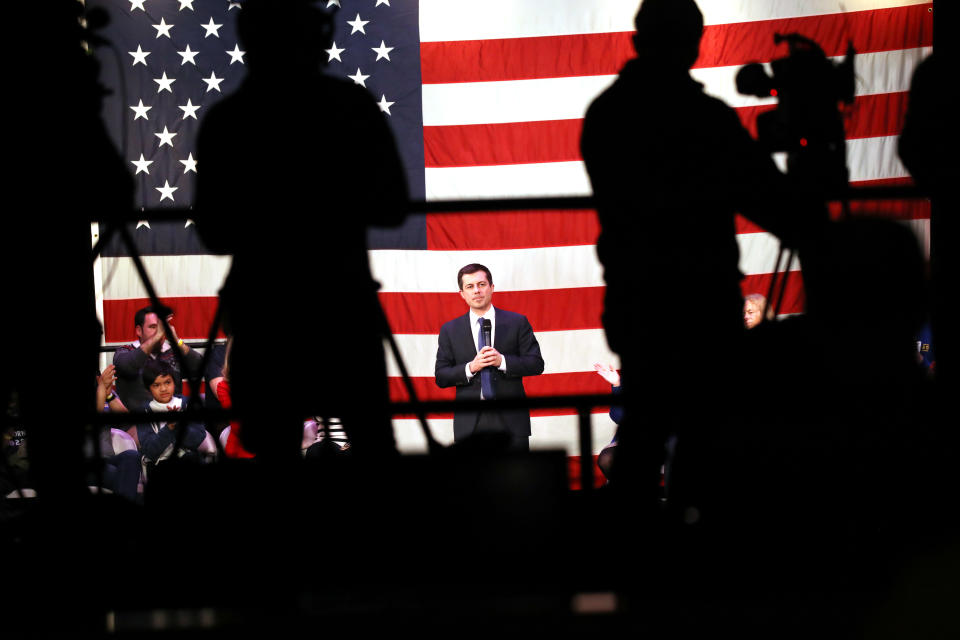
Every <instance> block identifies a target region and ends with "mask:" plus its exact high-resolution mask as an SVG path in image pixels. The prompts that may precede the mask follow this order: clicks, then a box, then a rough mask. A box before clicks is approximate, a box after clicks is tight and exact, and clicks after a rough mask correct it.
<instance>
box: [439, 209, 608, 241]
mask: <svg viewBox="0 0 960 640" xmlns="http://www.w3.org/2000/svg"><path fill="white" fill-rule="evenodd" d="M477 229H483V233H477ZM599 233H600V223H599V222H598V221H597V215H596V212H594V211H593V210H570V211H550V210H545V211H499V212H496V213H492V212H491V213H435V214H429V215H427V247H428V248H429V249H433V250H446V251H450V250H460V249H474V250H483V249H527V248H530V247H567V246H574V245H584V244H594V243H595V242H596V241H597V235H598V234H599Z"/></svg>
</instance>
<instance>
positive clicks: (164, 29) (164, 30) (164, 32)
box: [153, 18, 173, 38]
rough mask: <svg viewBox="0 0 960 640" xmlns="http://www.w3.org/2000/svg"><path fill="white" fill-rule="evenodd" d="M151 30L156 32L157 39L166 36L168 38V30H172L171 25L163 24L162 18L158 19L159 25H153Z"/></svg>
mask: <svg viewBox="0 0 960 640" xmlns="http://www.w3.org/2000/svg"><path fill="white" fill-rule="evenodd" d="M153 28H154V29H156V30H157V37H158V38H159V37H160V36H167V37H168V38H169V37H170V29H173V25H172V24H167V23H166V22H164V20H163V18H160V24H155V25H153Z"/></svg>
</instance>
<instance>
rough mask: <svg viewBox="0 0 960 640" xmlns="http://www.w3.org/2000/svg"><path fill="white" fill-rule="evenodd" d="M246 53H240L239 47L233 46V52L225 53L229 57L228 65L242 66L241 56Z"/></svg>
mask: <svg viewBox="0 0 960 640" xmlns="http://www.w3.org/2000/svg"><path fill="white" fill-rule="evenodd" d="M246 53H247V52H246V51H240V45H238V44H235V45H233V51H227V54H228V55H229V56H230V64H233V63H234V62H239V63H240V64H244V62H243V56H244V55H245V54H246Z"/></svg>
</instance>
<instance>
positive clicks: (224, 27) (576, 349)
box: [87, 0, 933, 455]
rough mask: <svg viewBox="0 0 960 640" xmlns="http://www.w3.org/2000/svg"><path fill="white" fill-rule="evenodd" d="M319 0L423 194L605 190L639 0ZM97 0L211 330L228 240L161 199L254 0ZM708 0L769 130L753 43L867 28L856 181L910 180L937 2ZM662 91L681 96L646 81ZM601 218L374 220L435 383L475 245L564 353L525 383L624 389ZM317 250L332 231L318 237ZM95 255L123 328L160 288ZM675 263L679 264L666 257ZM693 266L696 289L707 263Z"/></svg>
mask: <svg viewBox="0 0 960 640" xmlns="http://www.w3.org/2000/svg"><path fill="white" fill-rule="evenodd" d="M318 4H320V5H321V6H326V7H327V8H328V9H329V10H331V11H336V15H335V21H336V32H335V36H334V45H333V47H332V48H331V49H330V50H328V51H327V55H328V72H329V73H331V74H334V75H340V76H342V77H345V78H350V79H352V81H354V82H357V83H358V84H362V85H364V86H365V87H366V88H367V89H368V90H369V91H370V92H371V94H372V95H373V98H374V99H375V100H376V101H377V103H378V104H379V105H380V108H381V111H382V112H383V116H384V117H385V118H387V120H388V121H389V123H390V125H391V127H392V129H393V131H394V134H395V136H396V138H397V141H398V146H399V148H400V150H401V155H402V158H403V160H404V163H405V165H406V170H407V175H408V178H409V181H410V191H411V193H412V194H413V197H414V198H425V199H427V200H447V199H473V198H498V197H525V196H554V195H578V196H579V195H589V194H590V186H589V181H588V179H587V175H586V172H585V170H584V167H583V162H582V161H581V159H580V155H579V136H580V130H581V125H582V118H583V115H584V113H585V111H586V109H587V107H588V105H589V104H590V102H591V100H592V99H593V98H594V97H595V96H596V95H597V94H599V93H600V92H601V91H603V90H604V89H605V88H606V87H607V86H609V85H610V84H611V83H612V82H613V80H614V79H615V77H616V74H617V73H618V71H619V69H620V67H621V66H622V65H623V63H624V62H625V61H626V60H627V59H629V58H630V57H631V55H632V44H631V35H632V25H633V16H634V14H635V13H636V10H637V7H638V5H639V2H638V1H637V0H592V1H591V2H583V1H582V0H488V1H487V2H475V1H474V0H420V1H419V2H416V1H414V0H339V1H337V0H328V1H327V2H321V3H318ZM87 5H88V6H104V7H106V8H107V9H108V10H109V12H110V14H111V18H112V20H111V23H110V25H109V26H108V27H107V28H106V29H105V30H104V35H105V36H106V37H107V38H108V39H109V40H110V41H111V42H112V43H113V45H114V46H113V48H112V51H111V50H108V49H105V48H101V49H100V50H99V51H98V55H99V56H100V58H101V61H102V68H103V73H102V77H103V81H104V83H105V84H106V85H107V86H108V88H109V89H110V90H111V91H112V95H110V96H109V97H108V98H107V99H106V103H105V111H104V118H105V121H106V122H107V125H108V128H109V129H110V131H111V133H112V135H113V137H114V141H115V143H116V144H117V146H118V148H119V149H120V150H121V153H122V154H123V156H124V158H125V160H126V161H127V163H128V166H129V168H130V170H131V173H132V174H133V175H134V177H135V178H136V180H137V184H138V194H137V203H136V204H137V206H138V207H139V208H142V209H143V210H144V214H143V216H144V220H143V221H141V222H140V223H138V224H136V225H131V226H132V227H135V228H134V229H133V233H134V236H135V239H136V241H137V243H138V247H139V249H140V251H141V252H142V254H143V255H144V257H145V262H146V266H147V269H148V271H149V273H150V274H151V277H152V279H153V282H154V285H155V286H156V287H157V291H158V293H159V295H160V296H161V297H162V298H163V299H164V300H165V301H166V302H167V303H168V304H169V305H171V306H172V307H173V308H174V309H175V311H176V318H177V328H178V330H179V332H180V335H181V337H184V338H188V339H201V338H203V337H205V336H206V334H207V331H208V326H209V322H210V320H211V319H212V317H213V312H214V309H215V306H216V296H217V291H218V289H219V286H220V284H221V283H222V281H223V278H224V276H225V274H226V272H227V270H228V269H229V257H224V256H212V255H209V254H208V253H207V252H206V251H205V249H204V248H203V246H202V244H201V243H200V242H199V240H198V238H197V236H196V234H195V232H194V229H193V225H192V222H191V221H190V220H185V221H183V222H178V223H172V222H155V221H150V220H149V218H150V215H149V212H150V210H153V209H158V208H163V207H169V206H175V207H189V206H190V204H191V202H192V197H193V188H194V183H195V180H196V176H197V174H198V173H199V172H202V171H203V164H202V162H203V159H202V158H197V157H196V152H195V148H194V147H193V141H194V139H195V135H196V131H197V129H198V127H199V126H200V125H202V121H203V116H204V113H205V112H206V111H207V110H208V109H209V107H210V105H212V104H213V103H214V102H215V101H216V100H218V99H219V98H220V97H222V96H223V95H224V94H227V93H229V92H230V91H232V90H235V89H236V88H237V86H239V83H240V82H242V78H243V72H244V66H245V60H244V56H245V52H244V51H243V50H242V45H241V44H240V43H239V42H238V41H237V38H236V29H235V26H234V20H235V17H236V14H237V13H239V12H241V11H242V10H243V8H242V2H228V1H226V0H224V1H222V2H220V1H219V0H88V2H87ZM699 5H700V7H701V10H702V11H703V14H704V18H705V23H706V26H705V30H704V36H703V40H702V44H701V52H700V58H699V59H698V61H697V63H696V65H695V67H694V69H693V71H692V75H693V76H694V78H695V79H697V80H698V81H700V82H701V83H703V84H704V86H705V90H706V91H707V92H708V93H710V94H712V95H715V96H717V97H720V98H722V99H723V100H724V101H726V102H727V103H728V104H730V105H731V106H732V107H734V108H735V109H736V110H737V112H738V114H739V115H740V117H741V119H742V121H743V123H744V126H746V127H747V128H748V129H750V130H751V131H753V130H755V123H756V117H757V115H758V114H759V113H761V112H763V111H764V110H767V109H771V108H773V106H774V104H775V99H774V98H769V99H759V98H754V97H747V96H742V95H740V94H738V93H737V92H736V88H735V85H734V77H735V74H736V72H737V70H738V68H739V67H740V66H741V65H743V64H745V63H747V62H751V61H759V62H769V61H771V60H773V59H774V58H777V57H780V56H783V55H786V46H785V45H779V46H778V45H775V44H774V40H773V34H774V33H776V32H781V33H786V32H794V31H795V32H799V33H801V34H803V35H805V36H808V37H810V38H812V39H814V40H815V41H817V42H818V43H819V44H820V45H821V46H822V47H823V48H824V50H825V51H826V53H827V55H829V56H835V57H840V56H842V55H843V53H844V52H845V50H846V46H847V42H848V41H852V43H853V45H854V47H855V48H856V50H857V52H858V54H857V57H856V76H857V84H856V99H855V101H854V103H853V104H852V105H851V106H850V107H849V109H848V111H847V115H846V127H847V144H848V166H849V168H850V176H851V181H852V183H854V184H855V185H884V184H903V183H907V182H909V176H908V174H907V172H906V170H905V169H904V167H903V166H902V164H901V163H900V161H899V159H898V158H897V155H896V142H897V135H898V133H899V131H900V128H901V126H902V122H903V116H904V112H905V110H906V103H907V91H908V90H909V83H910V79H911V76H912V72H913V69H914V68H916V66H917V64H919V62H920V61H921V60H922V59H923V58H924V57H925V56H926V55H928V54H929V52H930V50H931V46H932V34H933V14H932V3H931V2H924V1H921V0H845V1H844V2H843V3H840V2H837V1H836V0H781V1H779V2H755V1H751V0H739V1H729V0H699ZM841 6H842V7H844V8H843V9H842V8H841ZM284 99H285V97H284V96H283V95H278V96H277V104H276V110H275V112H274V113H267V114H264V121H263V123H260V124H262V125H264V126H269V121H270V119H272V118H282V117H283V113H284ZM650 99H651V100H670V99H671V96H669V95H664V94H662V93H659V92H658V89H657V87H650ZM316 117H317V118H319V119H322V120H325V121H327V122H329V123H330V126H336V122H337V114H336V113H330V112H328V111H326V110H325V109H324V105H317V110H316ZM237 135H238V136H243V131H238V132H237ZM316 155H317V170H318V171H322V170H323V166H324V165H325V164H329V163H336V162H337V150H336V149H317V150H316ZM263 161H264V162H283V159H282V158H264V159H263ZM356 169H357V171H361V172H362V171H363V170H364V168H363V167H357V168H356ZM886 209H887V210H889V211H892V212H893V213H895V214H896V215H897V216H898V217H900V218H903V219H905V220H909V224H911V225H912V226H913V227H914V228H915V230H916V231H917V234H918V236H919V237H920V238H921V241H924V242H929V206H928V205H926V204H925V203H922V202H919V203H894V204H893V205H891V206H888V207H886ZM317 212H318V215H349V212H325V211H324V210H323V203H322V199H320V200H318V203H317ZM262 215H263V224H265V225H267V224H270V212H269V211H264V212H262ZM597 232H598V227H597V222H596V220H595V216H594V214H593V212H591V211H538V212H523V211H515V212H496V213H471V214H428V215H422V214H421V215H414V216H411V218H410V219H409V220H408V221H407V223H406V224H405V225H404V226H403V227H402V228H400V229H396V230H376V231H374V232H372V233H371V235H370V254H369V255H370V262H371V266H372V269H373V273H374V275H375V277H376V278H377V279H378V280H379V281H380V282H381V283H382V289H381V294H380V296H381V301H382V303H383V306H384V308H385V310H386V312H387V316H388V318H389V320H390V323H391V326H392V327H393V331H394V333H395V334H396V337H397V342H398V343H399V346H400V349H401V351H402V353H403V356H404V359H405V361H406V365H407V368H408V370H409V371H410V372H411V375H412V376H413V377H414V383H415V386H416V389H417V392H418V394H419V396H420V397H421V398H429V399H452V398H453V393H452V390H441V389H439V388H437V387H436V385H435V384H434V381H433V365H434V357H435V355H436V349H437V333H438V332H439V328H440V325H441V324H442V323H443V322H445V321H446V320H449V319H451V318H453V317H454V316H456V315H459V314H461V313H465V312H466V309H465V307H464V305H463V302H462V300H461V299H460V297H459V296H458V295H457V285H456V273H457V270H458V269H459V268H460V267H461V266H463V265H464V264H467V263H470V262H480V263H483V264H485V265H487V266H489V267H490V269H491V271H492V272H493V278H494V282H495V284H496V289H497V292H496V294H495V297H494V304H495V305H496V306H500V307H503V308H505V309H510V310H512V311H517V312H520V313H523V314H525V315H526V316H527V317H528V318H529V319H530V322H531V324H532V325H533V328H534V330H535V331H536V333H537V337H538V339H539V341H540V345H541V349H542V353H543V357H544V360H545V363H546V369H545V372H544V375H542V376H539V377H536V378H531V379H529V380H528V381H527V382H526V386H527V391H528V394H530V395H548V394H549V395H552V394H567V393H604V392H606V391H609V386H608V385H607V384H606V383H605V382H604V381H603V380H602V379H601V378H600V377H599V376H598V375H597V374H595V373H594V372H593V369H592V365H593V363H594V362H604V363H606V362H612V363H616V362H617V359H616V357H615V356H614V354H612V353H611V352H610V350H609V348H608V347H607V345H606V341H605V338H604V335H603V330H602V326H601V323H600V314H601V311H602V301H603V287H604V282H603V274H602V270H601V268H600V265H599V263H598V262H597V259H596V252H595V249H594V245H593V243H594V241H595V239H596V236H597ZM291 233H296V230H291ZM662 240H663V242H665V243H682V242H683V238H682V237H670V238H663V239H662ZM737 240H738V244H739V247H740V253H741V258H740V261H741V262H740V268H741V271H742V272H743V273H744V274H745V279H744V281H743V289H744V292H745V293H751V292H761V293H766V291H767V288H768V286H769V283H770V279H771V278H772V273H771V272H772V270H773V268H774V262H775V259H776V253H777V249H778V243H777V241H776V239H775V238H773V237H772V236H771V235H769V234H768V233H766V232H765V231H764V230H762V229H759V228H757V227H755V226H754V225H752V224H751V223H749V222H747V221H745V220H739V221H738V234H737ZM317 250H318V251H322V250H323V239H322V238H318V239H317ZM96 269H97V271H96V275H97V277H98V282H99V283H100V286H101V290H100V292H99V295H100V300H101V301H102V312H103V322H104V329H105V341H106V343H107V344H119V343H124V342H127V341H129V340H130V339H131V338H132V332H133V327H132V326H131V325H132V318H133V313H134V311H135V310H136V309H137V308H139V307H141V306H144V305H145V304H146V303H147V300H146V294H145V290H144V288H143V287H142V285H141V284H140V283H139V279H138V278H137V276H136V272H135V270H134V268H133V265H132V262H131V260H130V258H129V256H128V254H127V252H126V250H125V249H124V248H123V247H122V246H121V245H120V244H119V243H116V242H114V243H111V244H110V246H108V247H107V249H106V251H105V252H104V254H103V257H102V259H101V260H100V262H99V264H98V265H97V267H96ZM782 269H786V270H787V271H788V274H787V279H786V282H787V289H786V294H785V297H784V303H783V308H782V309H781V312H783V313H799V312H802V310H803V287H802V279H801V276H800V273H799V271H798V269H799V266H798V265H797V264H796V263H793V264H790V265H788V266H786V267H782ZM662 275H663V277H664V278H666V279H669V278H671V273H670V269H669V265H668V266H667V268H666V269H665V270H664V273H663V274H662ZM292 276H293V277H298V276H297V274H292ZM299 277H310V276H309V275H308V274H304V275H302V276H299ZM325 277H335V274H327V275H326V276H325ZM675 286H676V289H677V291H678V293H679V294H681V295H683V296H684V297H685V298H687V299H690V300H693V301H694V308H696V299H697V292H696V290H695V289H693V283H688V282H679V281H678V282H676V283H675ZM317 303H318V306H322V305H323V304H324V301H323V300H318V301H317ZM296 331H297V329H296V327H291V331H290V333H289V335H286V336H269V338H270V339H271V340H273V341H276V342H277V343H283V344H285V345H286V346H284V347H282V348H289V349H296V341H297V339H298V337H299V336H298V335H297V333H296ZM676 339H682V336H679V337H676ZM388 369H389V372H390V375H391V380H390V382H391V390H392V393H393V397H394V398H395V399H398V400H400V399H405V398H406V392H405V391H404V389H403V386H402V384H401V382H400V380H399V377H398V376H399V373H398V369H397V367H396V366H395V365H394V363H392V362H388ZM593 422H594V443H593V446H594V451H595V452H597V451H599V449H600V448H601V447H602V446H603V445H604V444H606V442H608V441H609V439H610V437H611V436H612V434H613V430H614V425H613V423H612V422H611V421H610V420H609V418H608V417H607V415H606V413H605V409H604V408H598V409H597V410H596V413H595V414H594V415H593ZM431 424H432V426H433V429H434V431H435V433H436V435H437V437H438V439H439V440H440V441H441V442H443V441H447V442H449V441H450V440H452V419H451V417H450V416H448V415H441V416H434V417H432V418H431ZM395 426H396V431H397V438H398V441H399V443H400V446H401V448H402V449H403V450H405V451H422V450H424V449H425V443H424V441H423V439H422V437H421V436H420V433H419V429H418V428H417V426H416V424H415V421H414V420H413V419H409V418H405V417H400V418H398V419H397V420H395ZM532 428H533V438H532V440H531V446H532V447H534V448H546V447H563V448H566V449H567V450H568V452H569V453H570V455H576V454H577V453H578V444H577V440H576V438H577V435H576V434H577V429H576V416H575V415H573V412H572V411H570V410H555V411H553V410H551V411H539V410H538V411H535V412H534V413H533V427H532Z"/></svg>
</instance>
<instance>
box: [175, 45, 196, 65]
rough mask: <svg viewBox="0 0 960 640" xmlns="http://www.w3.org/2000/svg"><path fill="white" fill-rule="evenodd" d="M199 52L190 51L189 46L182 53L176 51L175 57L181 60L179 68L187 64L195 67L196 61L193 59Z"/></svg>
mask: <svg viewBox="0 0 960 640" xmlns="http://www.w3.org/2000/svg"><path fill="white" fill-rule="evenodd" d="M198 53H200V52H199V51H190V45H189V44H188V45H187V48H186V49H184V50H183V51H177V55H178V56H180V57H181V58H183V62H181V63H180V66H181V67H182V66H183V65H185V64H187V63H188V62H189V63H190V64H192V65H193V66H197V61H196V60H194V58H196V57H197V54H198Z"/></svg>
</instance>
